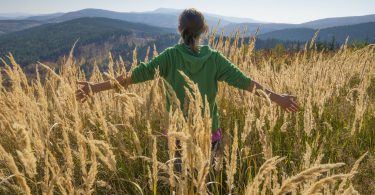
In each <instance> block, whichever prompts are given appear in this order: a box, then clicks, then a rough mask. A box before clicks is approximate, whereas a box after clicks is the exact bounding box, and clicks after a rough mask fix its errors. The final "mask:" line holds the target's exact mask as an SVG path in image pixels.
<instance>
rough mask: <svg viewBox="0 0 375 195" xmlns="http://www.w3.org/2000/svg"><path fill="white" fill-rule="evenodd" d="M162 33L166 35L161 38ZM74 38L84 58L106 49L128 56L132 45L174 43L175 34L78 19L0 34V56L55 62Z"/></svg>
mask: <svg viewBox="0 0 375 195" xmlns="http://www.w3.org/2000/svg"><path fill="white" fill-rule="evenodd" d="M164 35H165V36H167V35H169V38H168V36H167V37H162V36H164ZM78 39H79V42H78V44H77V48H76V49H77V50H76V51H77V54H79V55H78V56H81V57H85V58H86V59H95V58H96V57H100V56H106V55H107V54H108V52H110V51H112V52H115V53H121V52H122V53H121V54H125V53H124V52H128V53H129V52H130V54H129V58H131V51H132V50H133V49H134V47H135V46H138V47H143V46H146V45H147V46H149V45H152V42H158V43H159V45H158V47H162V46H163V45H168V46H169V45H171V44H172V43H169V42H168V40H169V39H171V40H172V41H173V43H176V40H178V35H177V34H175V33H174V29H170V28H161V27H154V26H150V25H146V24H141V23H132V22H126V21H122V20H115V19H108V18H79V19H74V20H70V21H66V22H61V23H51V24H45V25H41V26H38V27H34V28H30V29H27V30H23V31H19V32H14V33H9V34H6V35H3V36H0V58H3V57H5V55H7V54H8V53H9V52H11V53H12V54H13V55H14V56H15V57H16V59H17V62H19V63H21V64H29V63H34V62H36V61H56V60H57V59H58V58H59V57H61V56H63V55H65V54H67V53H69V50H70V49H71V47H72V46H73V44H74V42H75V41H76V40H78ZM158 39H160V40H158ZM164 42H166V43H164ZM165 47H166V46H165Z"/></svg>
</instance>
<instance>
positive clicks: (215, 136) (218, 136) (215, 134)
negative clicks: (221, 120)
mask: <svg viewBox="0 0 375 195" xmlns="http://www.w3.org/2000/svg"><path fill="white" fill-rule="evenodd" d="M163 134H164V136H166V137H167V136H168V131H167V130H166V129H164V130H163ZM220 140H221V128H217V129H216V131H215V132H213V133H212V134H211V142H212V143H213V142H216V141H220Z"/></svg>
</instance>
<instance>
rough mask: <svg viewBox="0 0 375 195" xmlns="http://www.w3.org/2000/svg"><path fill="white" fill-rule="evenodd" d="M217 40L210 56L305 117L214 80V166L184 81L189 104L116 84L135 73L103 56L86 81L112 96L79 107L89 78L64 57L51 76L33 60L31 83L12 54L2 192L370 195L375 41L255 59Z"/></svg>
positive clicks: (1, 146)
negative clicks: (217, 127)
mask: <svg viewBox="0 0 375 195" xmlns="http://www.w3.org/2000/svg"><path fill="white" fill-rule="evenodd" d="M215 36H216V31H214V32H212V33H211V34H210V36H209V42H208V44H209V45H210V46H211V47H212V48H215V49H217V50H219V51H221V52H223V54H225V56H227V57H228V58H229V59H230V60H231V61H232V62H233V63H234V64H236V65H237V66H238V67H239V68H240V69H241V70H243V71H244V72H246V73H247V74H248V75H249V76H250V77H251V78H253V79H254V80H256V81H259V82H260V83H262V84H264V85H265V86H267V87H269V88H270V89H272V90H274V91H276V92H279V93H281V92H283V93H289V94H293V95H296V96H297V97H298V102H299V105H300V107H301V110H300V111H299V112H297V113H288V112H285V111H284V110H281V109H280V108H279V107H277V106H276V105H275V104H272V103H271V102H270V100H269V99H268V97H267V94H265V93H264V92H262V91H257V92H256V93H259V94H260V96H256V95H254V94H252V93H248V92H245V91H241V90H238V89H235V88H232V87H230V86H227V85H226V84H225V83H220V86H219V94H218V97H217V102H218V105H219V112H220V115H221V125H222V129H223V135H224V136H223V140H222V143H221V145H220V150H219V152H218V154H217V156H216V158H215V159H214V160H215V162H216V163H215V167H211V161H212V159H211V156H212V154H211V135H210V131H211V120H210V119H209V111H208V110H203V111H202V105H203V103H204V102H205V99H204V97H201V96H200V95H199V94H198V93H199V90H198V86H196V84H195V83H193V82H191V81H189V79H188V78H186V80H187V83H188V86H186V93H187V97H188V100H189V101H186V102H187V103H186V102H179V101H178V100H177V98H176V96H175V94H174V91H173V89H171V87H170V86H169V85H168V83H166V82H165V81H164V80H163V78H160V77H159V76H158V75H156V78H155V79H154V80H152V81H148V82H145V83H142V84H139V85H131V86H129V87H127V88H124V87H122V86H121V85H119V84H118V83H117V82H116V80H115V79H114V78H115V77H116V76H119V75H124V76H129V75H130V74H131V72H127V71H126V69H125V66H124V60H123V59H121V57H117V56H116V57H112V56H111V55H109V56H108V70H107V71H106V72H101V71H99V68H98V67H97V66H94V70H93V72H92V74H91V75H90V77H89V81H92V82H98V81H103V80H107V79H110V80H112V81H113V85H115V86H117V89H116V90H114V91H108V92H103V93H100V94H95V95H92V96H90V98H89V99H88V101H87V102H85V103H80V102H77V101H76V99H75V91H76V90H77V89H78V88H79V86H78V85H77V83H76V81H77V80H85V79H86V74H85V72H83V71H82V67H81V63H80V61H79V60H77V59H75V58H74V57H73V55H72V52H71V53H70V55H69V56H68V57H67V58H66V59H65V61H64V62H63V63H61V64H60V65H59V66H60V68H59V71H56V70H54V69H52V68H51V67H49V66H46V65H44V64H42V63H39V64H38V66H36V72H37V76H36V78H35V79H32V80H30V79H28V78H27V76H26V74H25V73H24V72H23V70H22V68H21V66H20V65H18V64H17V62H16V61H15V60H14V58H13V57H12V56H11V55H9V58H8V59H4V60H3V61H2V62H3V64H4V68H2V72H4V74H1V75H0V81H2V82H0V159H1V160H0V180H1V181H0V193H1V194H287V193H289V194H290V193H291V194H373V193H375V156H374V155H375V131H374V129H375V103H374V102H375V101H374V100H375V45H368V46H364V47H361V48H353V47H349V46H348V44H344V45H342V46H341V48H340V49H338V50H336V51H334V52H332V51H331V52H327V51H324V50H323V51H321V50H318V49H316V44H315V43H314V39H312V41H311V42H309V43H306V45H305V47H304V49H302V50H300V51H297V52H292V53H284V54H281V55H274V54H271V55H262V54H259V53H258V52H256V51H255V50H254V47H255V42H256V38H255V37H254V38H251V39H249V41H248V42H244V40H245V39H244V38H243V34H242V33H239V32H237V34H236V36H235V38H232V39H231V38H229V37H223V36H222V35H221V36H220V38H218V39H215V38H214V37H215ZM149 52H150V53H151V52H153V55H154V56H156V55H157V52H156V50H155V49H149ZM133 53H134V58H133V63H132V67H135V66H136V65H137V64H138V61H137V57H136V56H137V53H136V50H134V52H133ZM148 60H149V59H147V58H146V59H144V61H148ZM167 97H168V98H169V100H170V103H171V110H170V111H167V109H166V106H165V99H166V98H167ZM182 103H184V104H185V107H186V108H187V109H188V110H189V114H188V116H187V117H184V116H183V112H182V111H181V109H180V104H182ZM163 129H168V130H169V132H168V137H165V136H164V135H163V133H162V132H163ZM176 140H180V142H181V147H182V151H181V152H182V157H181V161H182V166H181V167H182V170H181V172H176V171H175V170H174V163H173V162H174V161H175V160H176V156H175V151H176V149H177V148H176V145H175V141H176ZM167 148H168V149H167Z"/></svg>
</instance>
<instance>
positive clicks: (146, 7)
mask: <svg viewBox="0 0 375 195" xmlns="http://www.w3.org/2000/svg"><path fill="white" fill-rule="evenodd" d="M160 7H163V8H176V9H184V8H190V7H194V8H197V9H199V10H201V11H203V12H207V13H214V14H219V15H224V16H234V17H243V18H251V19H255V20H258V21H264V22H277V23H302V22H307V21H311V20H316V19H321V18H328V17H342V16H359V15H367V14H375V0H257V1H254V0H0V15H1V14H4V13H29V14H47V13H55V12H69V11H76V10H80V9H84V8H99V9H106V10H112V11H120V12H129V11H132V12H142V11H151V10H155V9H157V8H160Z"/></svg>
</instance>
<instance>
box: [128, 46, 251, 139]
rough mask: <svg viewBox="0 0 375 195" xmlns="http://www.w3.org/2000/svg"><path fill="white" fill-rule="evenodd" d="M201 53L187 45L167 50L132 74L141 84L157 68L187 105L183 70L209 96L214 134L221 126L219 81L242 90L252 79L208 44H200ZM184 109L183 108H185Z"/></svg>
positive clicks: (202, 92) (137, 68)
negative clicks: (217, 98)
mask: <svg viewBox="0 0 375 195" xmlns="http://www.w3.org/2000/svg"><path fill="white" fill-rule="evenodd" d="M199 48H200V49H199V53H194V52H193V51H192V50H191V49H190V47H189V46H187V45H186V44H184V43H180V44H176V45H174V46H173V47H169V48H167V49H165V50H164V51H163V52H162V53H160V54H159V55H158V56H157V57H154V58H153V59H152V60H150V61H149V62H148V63H144V62H141V63H140V64H139V65H138V66H137V67H136V68H135V69H134V70H133V72H132V76H131V79H132V82H133V83H140V82H143V81H147V80H151V79H153V78H154V74H155V71H156V69H157V68H159V72H160V76H161V77H163V78H164V79H165V80H166V81H167V82H168V83H169V84H170V85H171V86H172V87H173V89H174V90H175V92H176V95H177V98H178V99H179V100H180V102H181V106H182V105H183V102H184V98H185V90H184V87H183V86H185V85H186V82H185V80H184V79H183V77H182V76H181V74H180V73H179V72H178V70H182V71H183V72H184V73H185V74H186V75H187V76H188V77H189V78H190V79H191V80H192V81H194V82H195V83H197V84H198V87H199V91H200V93H201V95H202V97H205V96H207V100H208V103H209V106H210V113H211V118H212V132H214V131H216V129H218V128H219V127H220V124H219V114H218V110H217V104H216V100H215V99H216V94H217V91H218V81H224V82H226V83H227V84H229V85H231V86H234V87H237V88H239V89H247V88H248V86H249V85H250V83H251V79H250V78H249V77H248V76H246V75H245V74H243V73H242V72H241V71H240V70H239V69H238V68H237V67H236V66H235V65H234V64H233V63H231V62H230V61H229V60H228V59H227V58H226V57H225V56H224V55H223V54H222V53H220V52H219V51H216V50H214V49H211V48H210V47H209V46H208V45H200V46H199ZM181 109H182V108H181Z"/></svg>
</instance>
